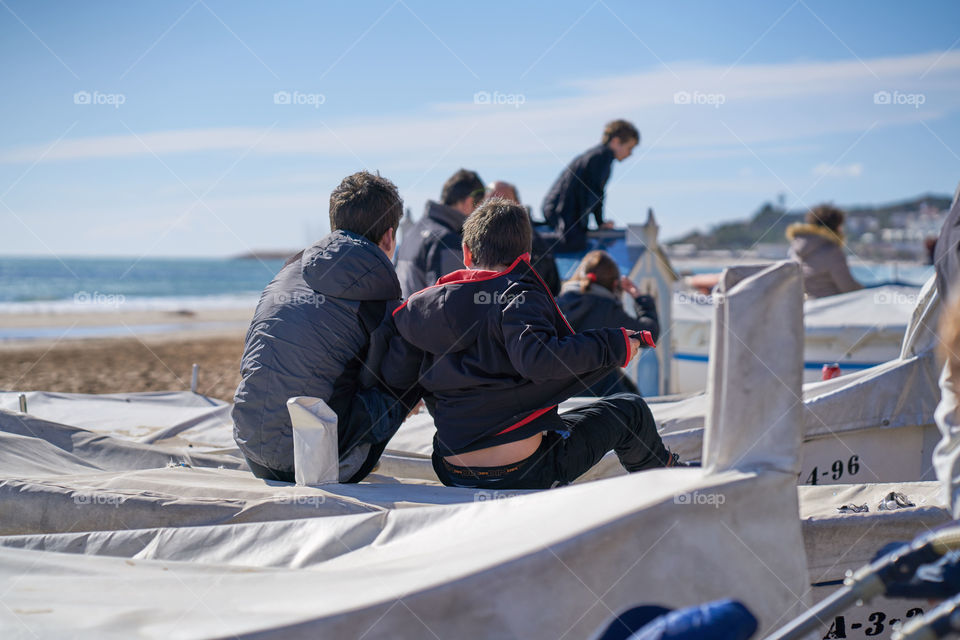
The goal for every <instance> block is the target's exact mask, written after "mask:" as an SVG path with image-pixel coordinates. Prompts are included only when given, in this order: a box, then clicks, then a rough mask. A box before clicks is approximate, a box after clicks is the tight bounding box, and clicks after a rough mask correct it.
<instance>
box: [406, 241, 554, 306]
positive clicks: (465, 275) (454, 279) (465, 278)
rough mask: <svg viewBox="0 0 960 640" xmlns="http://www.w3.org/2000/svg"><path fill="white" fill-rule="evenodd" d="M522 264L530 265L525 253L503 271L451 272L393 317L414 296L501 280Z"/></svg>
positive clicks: (413, 294) (528, 255)
mask: <svg viewBox="0 0 960 640" xmlns="http://www.w3.org/2000/svg"><path fill="white" fill-rule="evenodd" d="M521 262H526V263H527V265H529V264H530V254H529V253H524V254H522V255H520V257H519V258H517V259H516V260H514V261H513V264H511V265H510V266H509V267H507V268H506V269H504V270H503V271H490V270H489V269H460V270H459V271H451V272H450V273H448V274H447V275H445V276H441V277H440V279H439V280H437V284H434V285H431V286H429V287H424V288H423V289H420V291H415V292H414V293H411V294H410V297H409V298H407V299H406V300H404V301H403V304H402V305H400V306H399V307H397V308H396V309H394V310H393V314H392V315H397V312H398V311H400V309H403V308H404V307H405V306H407V303H408V302H410V299H411V298H413V296H416V295H420V294H421V293H423V292H424V291H428V290H430V289H434V288H436V287H443V286H446V285H448V284H462V283H465V282H482V281H484V280H493V279H494V278H499V277H500V276H502V275H506V274H508V273H510V272H511V271H513V270H514V269H515V268H516V267H517V265H518V264H520V263H521ZM531 268H532V267H531ZM541 282H542V281H541ZM548 293H549V292H548Z"/></svg>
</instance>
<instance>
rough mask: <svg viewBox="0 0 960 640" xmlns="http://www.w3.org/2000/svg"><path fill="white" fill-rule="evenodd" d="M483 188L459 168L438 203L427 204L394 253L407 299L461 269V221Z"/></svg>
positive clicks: (471, 174) (471, 173)
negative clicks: (443, 276)
mask: <svg viewBox="0 0 960 640" xmlns="http://www.w3.org/2000/svg"><path fill="white" fill-rule="evenodd" d="M485 193H486V188H485V187H484V186H483V181H482V180H480V176H478V175H477V173H476V172H475V171H469V170H467V169H460V170H459V171H457V172H456V173H455V174H453V175H452V176H450V178H449V179H448V180H447V181H446V183H444V185H443V191H442V193H441V194H440V200H441V202H434V201H433V200H428V201H427V206H426V208H425V210H424V213H423V216H422V217H421V218H420V219H419V220H417V222H416V224H414V225H413V227H412V228H411V229H410V230H409V231H407V232H406V234H405V235H404V238H403V242H402V243H401V244H400V248H399V250H398V252H397V276H399V278H400V289H401V290H402V291H403V296H404V297H405V298H406V297H408V296H409V295H410V294H412V293H414V292H416V291H420V289H423V288H424V287H429V286H431V285H433V284H436V282H437V278H439V277H440V276H442V275H444V274H447V273H450V272H451V271H456V270H457V269H463V259H462V256H461V254H460V244H461V239H462V237H463V236H462V230H463V222H464V220H466V219H467V216H469V215H470V214H471V213H473V210H474V209H476V208H477V205H478V204H480V202H481V201H482V200H483V197H484V194H485Z"/></svg>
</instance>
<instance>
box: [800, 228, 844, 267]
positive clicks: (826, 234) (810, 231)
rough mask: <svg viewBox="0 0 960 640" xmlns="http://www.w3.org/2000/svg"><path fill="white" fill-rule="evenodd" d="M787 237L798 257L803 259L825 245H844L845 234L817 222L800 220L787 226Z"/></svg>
mask: <svg viewBox="0 0 960 640" xmlns="http://www.w3.org/2000/svg"><path fill="white" fill-rule="evenodd" d="M787 239H788V240H790V247H791V248H792V249H793V252H794V253H795V254H796V255H797V257H798V258H800V259H803V258H806V257H807V256H809V255H811V254H812V253H814V252H815V251H819V250H820V249H823V248H824V247H825V246H837V247H842V246H843V236H842V235H840V234H838V233H837V232H835V231H832V230H830V229H828V228H827V227H823V226H820V225H816V224H807V223H805V222H798V223H796V224H792V225H790V226H789V227H787Z"/></svg>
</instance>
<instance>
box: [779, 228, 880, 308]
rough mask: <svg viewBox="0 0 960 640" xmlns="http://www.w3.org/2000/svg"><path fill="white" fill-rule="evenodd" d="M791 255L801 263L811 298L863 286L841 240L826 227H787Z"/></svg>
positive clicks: (791, 257) (804, 282)
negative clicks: (855, 276) (848, 262)
mask: <svg viewBox="0 0 960 640" xmlns="http://www.w3.org/2000/svg"><path fill="white" fill-rule="evenodd" d="M787 239H788V240H790V259H791V260H796V261H797V262H799V263H800V267H801V271H802V273H803V290H804V292H805V293H806V294H807V295H808V296H810V297H811V298H823V297H825V296H833V295H836V294H838V293H847V292H848V291H856V290H857V289H862V288H863V285H862V284H860V283H859V282H857V281H856V280H854V278H853V275H852V274H851V273H850V267H849V266H847V256H846V254H844V252H843V240H842V239H841V238H840V236H838V235H837V234H835V233H834V232H832V231H830V230H829V229H827V228H826V227H822V226H819V225H813V224H805V223H797V224H792V225H790V226H789V227H788V228H787Z"/></svg>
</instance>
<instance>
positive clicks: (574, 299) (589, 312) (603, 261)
mask: <svg viewBox="0 0 960 640" xmlns="http://www.w3.org/2000/svg"><path fill="white" fill-rule="evenodd" d="M624 292H626V293H627V294H628V295H629V296H630V297H631V298H632V299H633V304H634V310H635V312H636V316H631V315H630V314H628V313H627V312H626V311H625V310H624V308H623V302H622V298H621V295H622V294H623V293H624ZM557 304H558V305H559V306H560V310H561V311H562V312H563V315H564V316H566V318H567V321H568V322H569V323H570V326H572V327H573V329H574V331H578V332H579V331H585V330H587V329H602V328H604V327H626V328H627V329H629V330H631V331H649V332H650V334H651V335H652V336H653V340H654V342H656V341H657V340H659V338H660V321H659V318H658V317H657V304H656V302H655V301H654V299H653V297H651V296H648V295H644V294H642V293H640V290H639V289H638V288H637V285H635V284H634V283H633V282H632V281H631V280H630V279H629V278H627V277H626V276H621V275H620V267H618V266H617V263H616V261H614V259H613V258H611V257H610V254H608V253H607V252H606V251H591V252H589V253H588V254H587V255H585V256H584V257H583V260H581V261H580V265H579V266H578V267H577V271H576V273H575V274H574V276H573V278H571V279H570V280H568V281H567V282H565V283H564V285H563V288H562V289H561V292H560V297H559V298H557ZM622 392H629V393H639V392H638V390H637V386H636V385H635V384H634V383H633V381H631V380H630V379H629V378H628V377H626V376H625V375H624V374H623V371H622V370H617V371H613V372H612V373H610V375H609V376H607V377H606V378H604V379H603V380H601V381H600V382H598V383H596V384H594V385H592V386H590V387H586V388H585V389H584V393H583V395H591V396H605V395H610V394H613V393H622Z"/></svg>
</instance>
